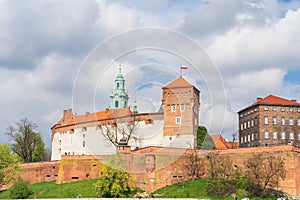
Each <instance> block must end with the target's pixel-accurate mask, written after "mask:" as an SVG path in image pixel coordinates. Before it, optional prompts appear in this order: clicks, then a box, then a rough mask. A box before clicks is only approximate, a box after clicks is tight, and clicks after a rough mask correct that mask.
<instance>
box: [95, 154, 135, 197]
mask: <svg viewBox="0 0 300 200" xmlns="http://www.w3.org/2000/svg"><path fill="white" fill-rule="evenodd" d="M125 170H126V164H125V159H124V157H123V156H122V155H121V154H116V155H114V156H112V157H111V158H110V160H109V161H108V163H107V165H106V166H105V168H104V170H103V175H102V177H101V178H100V179H99V181H97V182H96V183H95V184H94V187H95V189H96V196H97V197H114V198H124V197H128V196H129V195H130V194H131V193H132V192H133V189H132V188H131V187H130V182H131V181H132V177H131V175H130V174H129V173H128V172H126V171H125Z"/></svg>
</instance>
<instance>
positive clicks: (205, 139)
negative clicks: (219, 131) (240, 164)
mask: <svg viewBox="0 0 300 200" xmlns="http://www.w3.org/2000/svg"><path fill="white" fill-rule="evenodd" d="M214 146H215V144H214V141H213V140H212V138H211V137H210V135H209V134H208V132H207V129H206V128H205V126H198V128H197V149H214Z"/></svg>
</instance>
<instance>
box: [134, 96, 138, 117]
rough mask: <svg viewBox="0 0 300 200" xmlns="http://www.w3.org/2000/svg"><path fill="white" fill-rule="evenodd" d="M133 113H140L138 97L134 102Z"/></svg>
mask: <svg viewBox="0 0 300 200" xmlns="http://www.w3.org/2000/svg"><path fill="white" fill-rule="evenodd" d="M133 113H134V114H137V113H139V112H138V109H137V105H136V99H135V100H134V103H133Z"/></svg>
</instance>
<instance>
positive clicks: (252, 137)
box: [251, 133, 254, 141]
mask: <svg viewBox="0 0 300 200" xmlns="http://www.w3.org/2000/svg"><path fill="white" fill-rule="evenodd" d="M251 139H252V141H253V140H254V134H253V133H252V134H251Z"/></svg>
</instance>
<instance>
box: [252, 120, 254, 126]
mask: <svg viewBox="0 0 300 200" xmlns="http://www.w3.org/2000/svg"><path fill="white" fill-rule="evenodd" d="M251 126H252V127H253V126H254V120H253V119H252V120H251Z"/></svg>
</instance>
